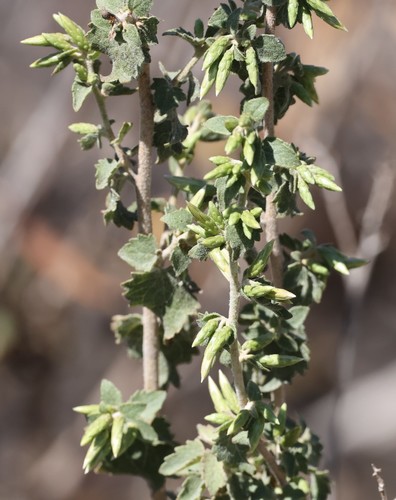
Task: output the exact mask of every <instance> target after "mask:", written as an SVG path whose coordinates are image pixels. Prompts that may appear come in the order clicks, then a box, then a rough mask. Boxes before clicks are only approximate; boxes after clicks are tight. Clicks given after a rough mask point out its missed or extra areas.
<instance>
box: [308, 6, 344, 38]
mask: <svg viewBox="0 0 396 500" xmlns="http://www.w3.org/2000/svg"><path fill="white" fill-rule="evenodd" d="M306 2H307V4H308V5H309V6H310V7H312V9H314V11H315V12H316V14H317V15H318V16H319V17H320V18H322V19H323V20H324V21H325V22H326V23H327V24H330V26H332V27H333V28H336V29H341V30H345V31H346V28H345V26H344V25H343V24H342V23H341V21H340V20H339V19H337V18H336V16H335V15H334V14H333V11H332V10H331V9H330V7H329V6H328V5H327V3H326V2H324V1H322V0H306Z"/></svg>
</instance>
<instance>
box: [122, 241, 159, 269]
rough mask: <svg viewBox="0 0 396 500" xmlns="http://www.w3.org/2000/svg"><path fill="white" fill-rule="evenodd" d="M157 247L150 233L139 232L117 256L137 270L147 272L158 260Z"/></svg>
mask: <svg viewBox="0 0 396 500" xmlns="http://www.w3.org/2000/svg"><path fill="white" fill-rule="evenodd" d="M157 252H158V248H157V242H156V240H155V237H154V236H153V235H152V234H148V235H145V234H139V235H138V236H137V237H136V238H132V239H130V240H129V241H128V243H126V244H125V245H124V246H123V247H122V248H121V249H120V250H119V252H118V256H119V257H120V258H121V259H122V260H123V261H124V262H126V263H127V264H129V265H130V266H132V267H134V268H135V269H136V270H137V271H143V272H149V271H151V270H152V269H153V267H154V265H155V263H156V262H157V260H158V254H157Z"/></svg>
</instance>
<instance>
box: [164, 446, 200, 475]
mask: <svg viewBox="0 0 396 500" xmlns="http://www.w3.org/2000/svg"><path fill="white" fill-rule="evenodd" d="M204 452H205V448H204V446H203V444H202V443H201V441H199V440H198V439H195V440H194V441H187V442H186V444H184V445H182V446H176V448H175V452H174V453H172V454H171V455H168V456H167V457H166V458H165V460H164V462H163V464H162V465H161V467H160V469H159V472H160V473H161V474H163V475H164V476H173V475H175V474H177V473H178V472H180V471H182V470H183V469H186V468H187V467H188V466H190V465H192V464H193V463H195V462H198V461H200V460H201V457H202V455H203V454H204Z"/></svg>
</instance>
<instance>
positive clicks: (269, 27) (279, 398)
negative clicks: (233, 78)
mask: <svg viewBox="0 0 396 500" xmlns="http://www.w3.org/2000/svg"><path fill="white" fill-rule="evenodd" d="M275 27H276V7H267V9H266V13H265V32H266V33H267V34H269V35H274V34H275ZM262 83H263V85H262V87H263V95H264V97H266V98H267V99H268V103H269V105H268V110H267V113H266V115H265V121H264V137H267V136H273V135H274V133H275V119H274V65H273V63H265V64H264V65H263V75H262ZM276 217H277V211H276V204H275V195H274V193H271V194H270V195H269V196H267V198H266V210H265V214H264V223H265V237H266V240H267V241H272V240H273V241H274V247H273V250H272V253H271V256H270V270H271V275H272V282H273V284H274V285H275V286H276V287H280V288H281V287H282V284H283V272H282V270H283V255H282V248H281V245H280V242H279V234H278V224H277V221H276ZM273 402H274V405H275V407H276V408H280V407H281V406H282V404H283V403H284V402H285V388H284V386H283V385H282V386H281V387H280V388H279V389H278V390H277V391H274V393H273Z"/></svg>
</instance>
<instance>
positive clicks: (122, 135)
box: [112, 122, 133, 144]
mask: <svg viewBox="0 0 396 500" xmlns="http://www.w3.org/2000/svg"><path fill="white" fill-rule="evenodd" d="M132 126H133V124H132V123H131V122H123V124H122V126H121V128H120V130H119V131H118V134H117V137H116V138H115V139H114V140H113V141H112V144H121V143H122V141H123V140H124V138H125V136H126V135H127V133H128V132H129V131H130V130H131V128H132Z"/></svg>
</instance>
